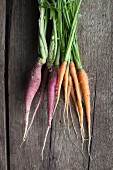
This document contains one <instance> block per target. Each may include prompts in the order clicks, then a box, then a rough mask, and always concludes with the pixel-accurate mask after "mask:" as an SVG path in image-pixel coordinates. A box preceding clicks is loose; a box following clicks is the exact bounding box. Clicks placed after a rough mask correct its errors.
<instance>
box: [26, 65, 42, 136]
mask: <svg viewBox="0 0 113 170" xmlns="http://www.w3.org/2000/svg"><path fill="white" fill-rule="evenodd" d="M41 69H42V65H41V64H39V63H37V64H36V65H35V66H34V68H33V69H32V71H31V77H30V81H29V84H28V88H27V91H26V95H25V132H24V136H25V135H26V131H27V128H28V121H29V112H30V107H31V103H32V101H33V99H34V96H35V94H36V92H37V91H38V89H39V86H40V82H41ZM23 138H24V137H23Z"/></svg>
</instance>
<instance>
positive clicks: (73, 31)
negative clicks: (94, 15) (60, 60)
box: [65, 0, 82, 61]
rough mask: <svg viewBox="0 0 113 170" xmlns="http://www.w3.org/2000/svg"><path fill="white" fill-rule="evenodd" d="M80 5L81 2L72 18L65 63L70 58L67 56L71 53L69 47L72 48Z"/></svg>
mask: <svg viewBox="0 0 113 170" xmlns="http://www.w3.org/2000/svg"><path fill="white" fill-rule="evenodd" d="M81 3H82V0H80V2H79V4H78V6H77V9H76V12H75V16H74V19H73V23H72V27H71V32H70V35H69V40H68V44H67V49H66V54H65V61H68V59H69V57H70V56H69V54H70V52H71V46H72V43H73V39H74V33H75V30H76V28H77V20H76V18H77V15H78V12H79V9H80V5H81Z"/></svg>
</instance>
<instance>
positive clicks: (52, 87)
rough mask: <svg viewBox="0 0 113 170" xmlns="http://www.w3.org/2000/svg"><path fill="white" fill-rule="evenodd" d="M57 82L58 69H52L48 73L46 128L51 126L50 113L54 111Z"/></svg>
mask: <svg viewBox="0 0 113 170" xmlns="http://www.w3.org/2000/svg"><path fill="white" fill-rule="evenodd" d="M57 80H58V67H54V68H53V69H52V71H51V72H50V73H49V82H48V94H47V107H48V126H51V121H52V112H53V109H54V102H55V96H56V94H55V91H56V86H57Z"/></svg>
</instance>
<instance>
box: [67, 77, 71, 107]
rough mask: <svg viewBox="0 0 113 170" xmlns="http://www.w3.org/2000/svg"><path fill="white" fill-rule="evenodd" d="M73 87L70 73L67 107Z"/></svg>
mask: <svg viewBox="0 0 113 170" xmlns="http://www.w3.org/2000/svg"><path fill="white" fill-rule="evenodd" d="M71 88H72V77H71V76H70V75H69V78H68V89H67V108H68V105H69V102H70V93H71Z"/></svg>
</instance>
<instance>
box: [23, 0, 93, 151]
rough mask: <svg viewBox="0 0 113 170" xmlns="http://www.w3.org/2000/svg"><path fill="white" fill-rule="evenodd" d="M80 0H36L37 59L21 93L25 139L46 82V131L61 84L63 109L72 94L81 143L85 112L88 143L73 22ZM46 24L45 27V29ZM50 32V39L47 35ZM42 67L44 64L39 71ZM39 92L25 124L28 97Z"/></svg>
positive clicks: (86, 92) (84, 79) (84, 85)
mask: <svg viewBox="0 0 113 170" xmlns="http://www.w3.org/2000/svg"><path fill="white" fill-rule="evenodd" d="M81 3H82V0H38V8H39V13H40V16H39V20H38V26H39V28H38V30H39V33H38V52H39V56H38V60H37V63H36V65H35V66H34V68H33V70H32V71H31V77H30V81H29V84H28V88H27V91H26V96H25V133H24V136H23V141H25V139H26V137H27V134H28V131H29V130H30V127H31V125H32V123H33V120H34V117H35V115H36V112H37V110H38V108H39V105H40V103H41V100H42V98H43V94H44V90H45V88H46V84H47V83H48V86H47V110H48V128H47V133H46V136H45V140H44V146H43V149H42V154H43V150H44V147H45V143H46V138H47V134H48V132H49V129H50V127H51V122H52V119H53V116H54V113H55V111H56V108H57V106H58V103H59V99H60V93H61V87H62V86H63V89H64V99H65V104H64V110H65V112H67V113H68V108H69V106H70V98H71V97H72V99H73V101H74V105H75V109H76V112H77V115H78V120H79V124H80V130H81V136H82V143H84V125H83V117H84V114H86V117H87V123H88V135H89V147H88V148H90V140H91V130H90V129H91V127H90V126H91V118H90V89H89V79H88V75H87V73H86V72H85V70H84V69H83V67H82V64H81V59H80V54H79V48H78V41H77V35H76V32H77V31H76V30H77V24H78V13H79V9H80V6H81ZM48 28H49V29H48ZM48 31H49V33H50V34H51V35H50V36H49V37H50V40H49V41H47V36H48V35H49V33H48ZM42 67H44V71H43V75H42ZM39 87H40V88H41V93H40V96H39V99H38V101H37V105H36V108H35V110H34V113H33V115H32V120H31V122H30V124H29V114H30V108H31V104H32V101H33V99H34V97H35V95H36V93H37V92H38V89H39ZM82 96H83V98H84V104H85V112H84V110H83V103H82Z"/></svg>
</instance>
